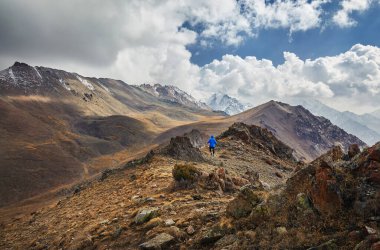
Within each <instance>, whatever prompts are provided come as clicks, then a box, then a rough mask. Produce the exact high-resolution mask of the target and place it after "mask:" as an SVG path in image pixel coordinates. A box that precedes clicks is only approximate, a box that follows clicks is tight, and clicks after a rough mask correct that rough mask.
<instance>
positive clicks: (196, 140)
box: [184, 129, 208, 148]
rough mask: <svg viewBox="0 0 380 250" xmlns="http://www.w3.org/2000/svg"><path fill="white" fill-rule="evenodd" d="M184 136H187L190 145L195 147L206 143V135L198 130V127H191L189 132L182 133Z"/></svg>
mask: <svg viewBox="0 0 380 250" xmlns="http://www.w3.org/2000/svg"><path fill="white" fill-rule="evenodd" d="M184 137H187V138H189V140H190V143H191V145H193V147H195V148H201V147H203V146H205V145H206V144H207V140H208V136H207V135H206V134H205V133H202V132H200V131H199V130H198V129H193V130H191V131H190V132H189V133H186V134H184Z"/></svg>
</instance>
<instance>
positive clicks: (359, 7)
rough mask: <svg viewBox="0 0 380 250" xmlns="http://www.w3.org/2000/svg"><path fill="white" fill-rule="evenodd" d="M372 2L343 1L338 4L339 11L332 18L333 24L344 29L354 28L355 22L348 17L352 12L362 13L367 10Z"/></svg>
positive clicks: (360, 0) (368, 0)
mask: <svg viewBox="0 0 380 250" xmlns="http://www.w3.org/2000/svg"><path fill="white" fill-rule="evenodd" d="M372 2H373V0H343V1H341V3H340V6H341V8H340V10H338V11H337V12H336V13H335V14H334V16H333V22H334V23H335V24H337V25H338V26H340V27H342V28H345V27H351V26H355V25H356V24H357V22H356V21H355V20H354V19H353V18H352V17H351V16H350V15H351V14H352V13H353V12H359V13H360V12H363V11H365V10H367V9H368V8H369V6H370V4H371V3H372Z"/></svg>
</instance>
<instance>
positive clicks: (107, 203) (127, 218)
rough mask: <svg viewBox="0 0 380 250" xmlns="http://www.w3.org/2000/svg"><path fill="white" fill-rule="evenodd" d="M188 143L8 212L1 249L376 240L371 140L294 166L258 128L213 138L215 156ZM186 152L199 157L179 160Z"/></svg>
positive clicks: (300, 245)
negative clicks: (47, 201) (39, 204)
mask: <svg viewBox="0 0 380 250" xmlns="http://www.w3.org/2000/svg"><path fill="white" fill-rule="evenodd" d="M200 134H201V133H200V132H199V131H198V132H196V131H193V132H192V133H191V135H188V136H191V137H192V136H194V135H200ZM190 141H191V140H190V138H189V137H183V136H182V137H177V138H173V139H172V142H171V143H169V144H168V145H162V146H161V147H160V148H158V149H156V150H155V151H154V153H153V152H152V153H149V154H148V155H147V156H146V157H144V158H143V159H141V160H138V161H133V162H130V163H128V164H126V165H125V166H123V167H121V168H119V169H114V170H110V171H106V172H104V173H103V174H102V176H101V177H100V178H98V179H97V180H93V181H91V182H87V183H83V184H82V185H79V186H77V187H75V188H73V189H70V190H67V192H66V194H67V195H66V197H62V198H60V200H59V201H56V202H54V203H52V204H51V205H50V206H46V207H44V208H41V209H38V210H36V211H34V212H33V213H29V212H28V213H24V212H22V211H21V212H19V213H18V214H15V213H14V212H15V211H13V214H12V215H11V216H6V217H3V218H1V220H0V221H2V224H0V225H1V229H2V230H1V237H0V247H1V248H20V249H25V248H32V249H40V248H73V249H92V248H98V249H103V248H111V249H138V248H140V249H181V248H183V249H273V248H275V249H291V248H297V249H309V248H311V247H313V248H312V249H354V248H355V249H358V250H364V249H376V247H378V246H379V244H380V235H379V224H378V223H379V213H378V212H379V209H378V208H379V201H380V200H379V198H380V190H379V184H380V182H379V180H380V179H379V176H378V171H379V170H380V169H379V166H380V165H379V163H380V145H379V144H377V145H375V146H373V147H371V148H368V149H366V150H365V151H363V152H360V150H359V148H358V147H357V145H356V146H352V147H351V149H350V153H349V154H344V153H343V152H342V151H341V149H340V148H339V147H334V148H332V149H331V150H330V151H329V152H328V153H326V154H325V155H323V156H321V157H320V158H318V159H317V160H315V161H313V162H312V163H310V164H309V165H307V166H305V165H302V164H299V163H296V162H295V159H294V158H293V156H292V149H290V148H289V147H288V146H286V145H285V144H284V143H282V142H281V141H279V140H277V139H276V138H275V137H274V135H273V134H272V133H271V132H270V131H269V130H268V129H264V128H261V127H258V126H252V125H251V126H250V125H246V124H242V123H235V124H233V125H232V126H231V127H229V128H228V130H226V131H224V132H223V133H222V134H221V136H220V137H218V141H219V146H220V149H219V151H218V152H217V155H216V157H214V158H211V157H210V156H209V154H208V152H207V148H201V149H198V148H196V147H193V146H192V144H191V143H190ZM178 148H180V149H181V150H179V151H178V150H176V149H178ZM173 150H174V151H173ZM168 152H175V153H169V154H168ZM189 153H192V154H194V153H195V154H197V155H199V156H200V158H199V159H198V161H196V162H192V161H188V160H184V159H186V158H187V156H188V155H189ZM1 212H2V213H1V214H4V215H5V214H7V215H10V213H9V211H7V210H2V211H1Z"/></svg>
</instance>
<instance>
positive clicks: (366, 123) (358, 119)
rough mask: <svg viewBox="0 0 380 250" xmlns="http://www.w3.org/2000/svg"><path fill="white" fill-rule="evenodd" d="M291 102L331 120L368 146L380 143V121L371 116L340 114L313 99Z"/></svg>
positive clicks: (292, 100)
mask: <svg viewBox="0 0 380 250" xmlns="http://www.w3.org/2000/svg"><path fill="white" fill-rule="evenodd" d="M289 101H290V103H291V104H293V105H301V106H303V107H305V108H306V109H308V110H309V111H310V112H312V113H313V114H314V115H317V116H323V117H325V118H327V119H329V120H330V121H331V122H332V123H333V124H334V125H337V126H338V127H340V128H342V129H344V130H345V131H346V132H348V133H350V134H353V135H355V136H357V137H358V138H360V139H361V140H362V141H364V142H365V143H367V144H368V145H372V144H374V143H376V142H378V141H380V119H378V118H377V117H375V116H373V115H371V114H363V115H357V114H354V113H352V112H348V111H346V112H340V111H338V110H336V109H333V108H331V107H329V106H327V105H325V104H323V103H321V102H320V101H317V100H313V99H303V98H292V99H289Z"/></svg>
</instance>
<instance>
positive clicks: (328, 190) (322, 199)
mask: <svg viewBox="0 0 380 250" xmlns="http://www.w3.org/2000/svg"><path fill="white" fill-rule="evenodd" d="M314 181H315V184H314V185H313V187H312V189H311V192H310V196H311V199H312V201H313V204H314V206H315V208H316V209H318V210H319V211H320V212H322V213H328V214H334V213H335V212H336V211H338V210H340V209H341V207H342V203H343V202H342V198H341V196H340V193H341V190H340V187H339V185H338V183H337V182H338V181H337V179H336V177H335V173H334V171H333V169H332V168H331V167H330V166H329V165H328V164H327V163H326V162H324V161H323V162H322V163H321V164H320V165H319V166H318V167H317V168H316V173H315V180H314Z"/></svg>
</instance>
